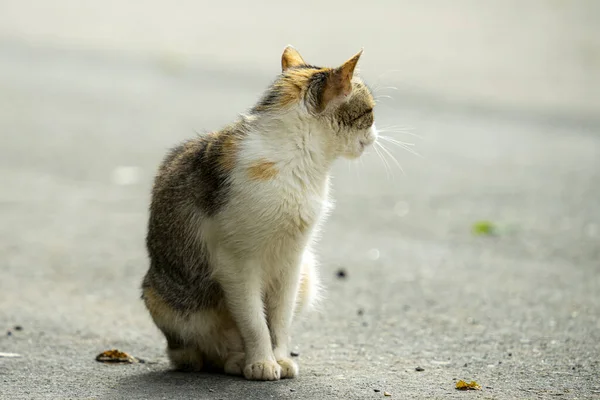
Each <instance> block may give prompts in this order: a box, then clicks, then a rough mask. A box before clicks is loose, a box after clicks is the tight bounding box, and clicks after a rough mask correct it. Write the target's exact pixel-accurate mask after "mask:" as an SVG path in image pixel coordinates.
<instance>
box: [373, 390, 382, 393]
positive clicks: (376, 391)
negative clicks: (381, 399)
mask: <svg viewBox="0 0 600 400" xmlns="http://www.w3.org/2000/svg"><path fill="white" fill-rule="evenodd" d="M373 390H374V391H375V393H379V392H381V390H379V389H373Z"/></svg>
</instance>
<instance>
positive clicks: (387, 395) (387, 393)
mask: <svg viewBox="0 0 600 400" xmlns="http://www.w3.org/2000/svg"><path fill="white" fill-rule="evenodd" d="M383 395H384V396H385V397H390V396H391V395H392V394H391V393H390V392H383Z"/></svg>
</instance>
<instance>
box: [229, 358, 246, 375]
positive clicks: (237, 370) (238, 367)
mask: <svg viewBox="0 0 600 400" xmlns="http://www.w3.org/2000/svg"><path fill="white" fill-rule="evenodd" d="M245 362H246V354H244V353H230V354H229V355H228V356H227V359H226V360H225V367H224V370H225V373H226V374H228V375H244V363H245Z"/></svg>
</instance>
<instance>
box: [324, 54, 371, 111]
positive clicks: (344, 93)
mask: <svg viewBox="0 0 600 400" xmlns="http://www.w3.org/2000/svg"><path fill="white" fill-rule="evenodd" d="M362 53H363V51H362V49H361V50H360V51H359V52H358V53H356V54H355V55H354V56H352V57H351V58H350V59H349V60H348V61H346V62H345V63H343V64H342V65H341V66H340V67H338V68H336V69H334V70H332V71H331V73H330V74H329V77H328V78H327V84H326V86H325V90H324V92H323V97H322V101H321V110H324V109H325V108H326V107H327V105H328V104H329V103H331V102H332V101H336V100H337V101H343V100H344V99H345V98H346V97H348V96H349V95H350V93H352V77H353V76H354V70H355V68H356V64H358V59H359V58H360V56H361V55H362Z"/></svg>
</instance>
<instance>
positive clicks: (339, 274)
mask: <svg viewBox="0 0 600 400" xmlns="http://www.w3.org/2000/svg"><path fill="white" fill-rule="evenodd" d="M336 275H337V277H338V278H339V279H344V278H346V270H345V269H344V268H340V269H338V271H337V273H336Z"/></svg>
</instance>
